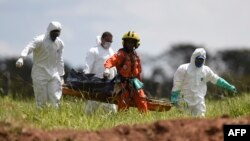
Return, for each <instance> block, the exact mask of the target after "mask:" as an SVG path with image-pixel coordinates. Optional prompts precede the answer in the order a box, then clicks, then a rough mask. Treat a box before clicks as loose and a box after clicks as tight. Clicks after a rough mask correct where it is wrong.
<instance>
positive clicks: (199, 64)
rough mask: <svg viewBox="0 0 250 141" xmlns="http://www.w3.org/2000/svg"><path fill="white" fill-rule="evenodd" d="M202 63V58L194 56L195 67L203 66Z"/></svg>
mask: <svg viewBox="0 0 250 141" xmlns="http://www.w3.org/2000/svg"><path fill="white" fill-rule="evenodd" d="M203 63H204V59H203V58H197V57H196V58H195V66H196V67H197V68H200V67H202V66H203Z"/></svg>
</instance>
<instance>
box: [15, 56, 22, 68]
mask: <svg viewBox="0 0 250 141" xmlns="http://www.w3.org/2000/svg"><path fill="white" fill-rule="evenodd" d="M22 66H23V58H21V57H20V58H19V59H18V60H17V61H16V67H17V68H21V67H22Z"/></svg>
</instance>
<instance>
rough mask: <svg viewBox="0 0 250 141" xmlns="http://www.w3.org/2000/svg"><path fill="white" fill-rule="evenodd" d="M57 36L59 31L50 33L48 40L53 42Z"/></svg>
mask: <svg viewBox="0 0 250 141" xmlns="http://www.w3.org/2000/svg"><path fill="white" fill-rule="evenodd" d="M59 35H60V31H59V30H53V31H51V32H50V39H51V40H52V41H53V42H54V41H55V40H56V38H57V37H58V36H59Z"/></svg>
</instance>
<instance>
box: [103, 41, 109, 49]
mask: <svg viewBox="0 0 250 141" xmlns="http://www.w3.org/2000/svg"><path fill="white" fill-rule="evenodd" d="M110 46H111V42H105V43H104V44H103V47H104V48H106V49H108V48H109V47H110Z"/></svg>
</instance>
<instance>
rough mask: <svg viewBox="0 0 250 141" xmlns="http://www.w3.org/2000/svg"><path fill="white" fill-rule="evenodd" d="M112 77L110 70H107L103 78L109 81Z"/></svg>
mask: <svg viewBox="0 0 250 141" xmlns="http://www.w3.org/2000/svg"><path fill="white" fill-rule="evenodd" d="M109 77H110V70H109V69H108V68H106V69H105V70H104V72H103V78H105V79H108V78H109Z"/></svg>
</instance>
